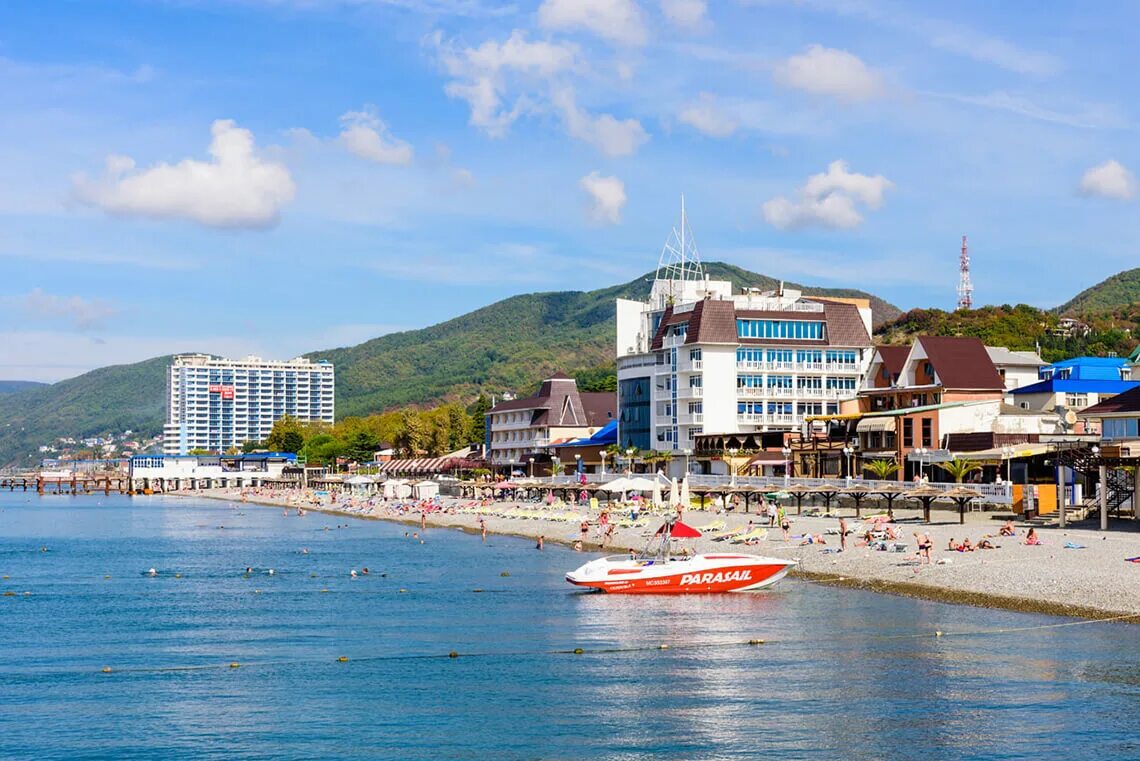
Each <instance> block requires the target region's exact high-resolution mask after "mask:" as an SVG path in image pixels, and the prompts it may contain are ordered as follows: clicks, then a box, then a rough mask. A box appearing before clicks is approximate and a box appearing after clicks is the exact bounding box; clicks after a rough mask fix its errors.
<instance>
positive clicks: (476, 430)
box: [468, 394, 491, 444]
mask: <svg viewBox="0 0 1140 761" xmlns="http://www.w3.org/2000/svg"><path fill="white" fill-rule="evenodd" d="M490 411H491V400H490V399H488V398H487V395H486V394H479V398H478V399H476V400H475V404H473V405H471V424H470V431H471V432H470V434H469V436H468V438H469V439H470V440H471V442H472V443H478V444H482V443H483V442H484V440H485V437H486V435H487V413H488V412H490Z"/></svg>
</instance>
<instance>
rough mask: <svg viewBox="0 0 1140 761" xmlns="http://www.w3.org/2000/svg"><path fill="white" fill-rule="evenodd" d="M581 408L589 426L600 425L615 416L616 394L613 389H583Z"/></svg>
mask: <svg viewBox="0 0 1140 761" xmlns="http://www.w3.org/2000/svg"><path fill="white" fill-rule="evenodd" d="M580 396H581V397H582V408H583V409H585V410H586V419H587V420H588V421H589V423H590V425H591V426H602V425H605V424H606V423H608V422H610V421H611V420H613V419H614V418H615V417H617V394H615V393H614V392H613V391H583V392H582V393H581V394H580Z"/></svg>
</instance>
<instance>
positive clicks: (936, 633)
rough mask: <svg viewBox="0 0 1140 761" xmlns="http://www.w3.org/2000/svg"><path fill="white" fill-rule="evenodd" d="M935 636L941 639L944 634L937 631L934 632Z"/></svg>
mask: <svg viewBox="0 0 1140 761" xmlns="http://www.w3.org/2000/svg"><path fill="white" fill-rule="evenodd" d="M934 636H935V637H941V636H942V632H937V631H936V632H934Z"/></svg>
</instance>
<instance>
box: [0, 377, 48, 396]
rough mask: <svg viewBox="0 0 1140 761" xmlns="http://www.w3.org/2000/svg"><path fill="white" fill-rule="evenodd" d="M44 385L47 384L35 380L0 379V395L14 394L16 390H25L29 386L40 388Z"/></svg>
mask: <svg viewBox="0 0 1140 761" xmlns="http://www.w3.org/2000/svg"><path fill="white" fill-rule="evenodd" d="M46 385H48V384H46V383H39V382H37V381H20V380H0V396H3V395H4V394H14V393H16V392H17V391H26V390H27V389H29V388H40V387H41V386H46Z"/></svg>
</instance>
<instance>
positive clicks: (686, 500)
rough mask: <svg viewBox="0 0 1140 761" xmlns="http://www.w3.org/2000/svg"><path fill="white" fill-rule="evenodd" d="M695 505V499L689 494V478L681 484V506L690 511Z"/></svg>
mask: <svg viewBox="0 0 1140 761" xmlns="http://www.w3.org/2000/svg"><path fill="white" fill-rule="evenodd" d="M692 504H693V497H692V495H691V494H689V476H688V475H686V476H685V480H684V481H682V482H681V506H682V507H684V508H685V509H686V510H688V509H689V508H690V507H691V506H692Z"/></svg>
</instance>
